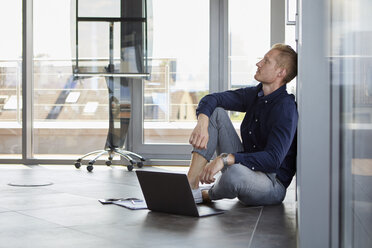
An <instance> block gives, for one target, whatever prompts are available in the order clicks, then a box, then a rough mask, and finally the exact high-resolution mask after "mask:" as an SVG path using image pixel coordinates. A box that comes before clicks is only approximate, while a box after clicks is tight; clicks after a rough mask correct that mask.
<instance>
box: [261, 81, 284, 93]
mask: <svg viewBox="0 0 372 248" xmlns="http://www.w3.org/2000/svg"><path fill="white" fill-rule="evenodd" d="M284 84H285V83H283V82H279V83H272V84H265V83H262V90H263V93H264V96H267V95H270V94H271V93H273V92H274V91H276V90H277V89H279V88H280V87H282V86H283V85H284Z"/></svg>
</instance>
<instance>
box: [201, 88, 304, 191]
mask: <svg viewBox="0 0 372 248" xmlns="http://www.w3.org/2000/svg"><path fill="white" fill-rule="evenodd" d="M216 107H222V108H224V109H225V110H231V111H239V112H245V113H246V114H245V117H244V119H243V122H242V123H241V126H240V132H241V137H242V142H243V147H244V151H243V152H237V153H234V156H235V163H240V164H242V165H245V166H247V167H248V168H250V169H251V170H254V171H262V172H264V173H276V176H277V178H278V179H279V180H280V181H281V182H282V184H283V185H284V187H286V188H287V187H288V186H289V184H290V183H291V181H292V178H293V176H294V174H295V173H296V154H297V142H296V130H297V121H298V112H297V106H296V102H295V98H294V96H293V95H291V94H288V93H287V90H286V85H284V86H282V87H280V88H279V89H277V90H276V91H274V92H272V93H271V94H269V95H267V96H264V94H263V91H262V84H258V85H257V86H255V87H247V88H242V89H238V90H234V91H231V90H229V91H225V92H220V93H214V94H209V95H207V96H205V97H203V98H202V100H201V101H200V103H199V105H198V108H197V109H196V113H197V115H199V114H200V113H203V114H205V115H207V116H208V117H210V116H211V114H212V113H213V111H214V109H215V108H216Z"/></svg>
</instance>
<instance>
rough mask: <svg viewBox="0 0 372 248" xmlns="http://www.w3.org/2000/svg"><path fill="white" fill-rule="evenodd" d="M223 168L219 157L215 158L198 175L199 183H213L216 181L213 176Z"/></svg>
mask: <svg viewBox="0 0 372 248" xmlns="http://www.w3.org/2000/svg"><path fill="white" fill-rule="evenodd" d="M222 168H223V161H222V158H221V157H217V158H216V159H215V160H213V161H212V162H210V163H209V164H207V165H206V166H205V167H204V170H203V172H202V173H201V175H200V182H201V183H213V182H214V181H215V180H216V179H215V178H214V176H215V175H216V174H217V173H218V172H219V171H220V170H222Z"/></svg>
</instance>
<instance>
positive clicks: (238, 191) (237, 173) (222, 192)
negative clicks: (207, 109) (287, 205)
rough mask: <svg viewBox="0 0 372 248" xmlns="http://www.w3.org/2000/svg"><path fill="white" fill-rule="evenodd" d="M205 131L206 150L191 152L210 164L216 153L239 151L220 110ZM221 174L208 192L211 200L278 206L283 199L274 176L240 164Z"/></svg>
mask: <svg viewBox="0 0 372 248" xmlns="http://www.w3.org/2000/svg"><path fill="white" fill-rule="evenodd" d="M208 132H209V141H208V145H207V149H203V150H199V149H194V150H193V152H197V153H199V154H200V155H202V156H203V157H204V158H205V159H206V160H208V161H210V159H211V158H212V156H213V154H214V152H217V154H220V153H223V152H226V153H235V152H241V151H243V145H242V142H241V141H240V138H239V136H238V134H237V133H236V131H235V128H234V126H233V125H232V123H231V120H230V118H229V116H228V115H227V113H226V111H225V110H224V109H222V108H216V109H215V111H214V112H213V114H212V115H211V117H210V119H209V127H208ZM221 172H222V174H221V176H220V177H219V178H218V179H217V181H216V183H215V184H214V185H213V186H212V188H211V189H210V190H209V192H208V193H209V197H210V199H211V200H219V199H222V198H229V199H233V198H235V197H238V199H239V200H240V201H241V202H242V203H243V204H245V205H273V204H280V203H281V202H282V201H283V199H284V197H285V194H286V188H285V187H284V186H283V185H282V184H281V182H280V181H279V180H278V179H277V178H276V175H275V173H273V174H267V173H263V172H260V171H253V170H251V169H250V168H248V167H246V166H244V165H241V164H233V165H230V166H226V167H225V168H223V169H222V171H221Z"/></svg>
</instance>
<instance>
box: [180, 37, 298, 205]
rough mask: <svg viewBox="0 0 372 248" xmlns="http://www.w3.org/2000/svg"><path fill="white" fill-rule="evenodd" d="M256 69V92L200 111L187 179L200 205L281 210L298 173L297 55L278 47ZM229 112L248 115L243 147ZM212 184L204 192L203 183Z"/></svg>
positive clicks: (224, 97) (210, 98)
mask: <svg viewBox="0 0 372 248" xmlns="http://www.w3.org/2000/svg"><path fill="white" fill-rule="evenodd" d="M256 65H257V67H258V68H257V72H256V74H255V76H254V78H255V79H256V80H257V81H259V82H260V83H259V84H258V85H257V86H255V87H247V88H242V89H238V90H234V91H231V90H229V91H225V92H220V93H214V94H209V95H207V96H205V97H203V98H202V99H201V101H200V103H199V105H198V108H197V110H196V114H197V116H198V122H197V125H196V127H195V128H194V130H193V132H192V133H191V136H190V144H191V145H192V146H193V147H194V149H193V152H192V159H191V165H190V169H189V171H188V175H187V176H188V180H189V183H190V185H191V188H192V191H193V194H194V198H195V201H196V202H197V203H200V202H202V201H203V200H204V201H209V200H218V199H222V198H229V199H233V198H235V197H238V199H239V200H240V201H241V202H242V203H243V204H245V205H270V204H279V203H281V202H282V201H283V199H284V197H285V194H286V189H287V187H288V186H289V184H290V183H291V180H292V178H293V176H294V174H295V172H296V152H297V145H296V129H297V120H298V113H297V107H296V103H295V99H294V96H293V95H290V94H288V93H287V91H286V84H287V83H288V82H290V81H291V80H292V79H293V78H294V77H296V75H297V53H296V52H295V51H294V50H293V49H292V48H291V47H290V46H287V45H284V44H275V45H274V46H273V47H272V48H271V50H270V51H269V52H268V53H266V54H265V56H264V58H263V59H262V60H261V61H259V62H258V63H257V64H256ZM225 110H231V111H239V112H245V113H246V114H245V117H244V120H243V122H242V124H241V126H240V132H241V138H242V141H241V140H240V138H239V136H238V134H237V133H236V131H235V129H234V126H233V125H232V123H231V120H230V118H229V117H228V115H227V113H226V111H225ZM215 151H216V152H217V154H219V156H218V157H216V158H215V159H214V160H213V161H210V159H211V158H212V156H213V154H214V152H215ZM219 171H221V172H222V174H221V176H220V177H219V179H218V180H217V181H216V182H215V178H214V176H215V175H216V174H217V173H218V172H219ZM213 182H215V183H214V185H213V186H212V187H211V188H210V189H209V190H208V191H207V190H203V192H202V191H201V190H200V188H199V183H202V184H204V183H208V184H210V183H213Z"/></svg>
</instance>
